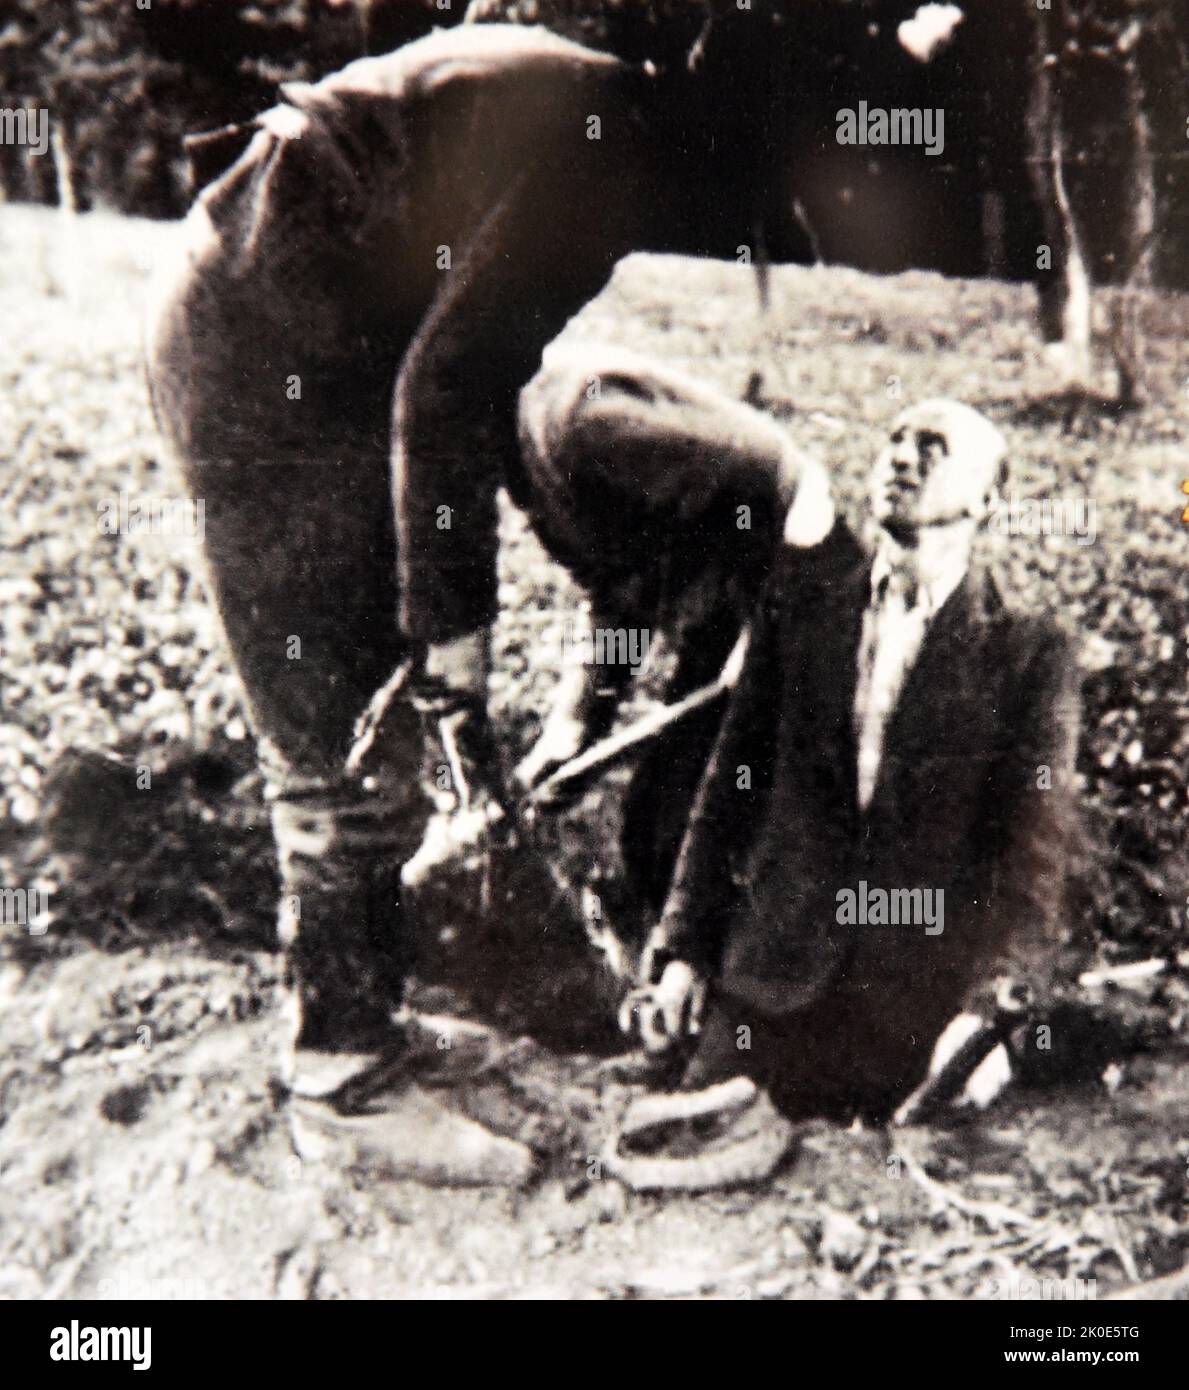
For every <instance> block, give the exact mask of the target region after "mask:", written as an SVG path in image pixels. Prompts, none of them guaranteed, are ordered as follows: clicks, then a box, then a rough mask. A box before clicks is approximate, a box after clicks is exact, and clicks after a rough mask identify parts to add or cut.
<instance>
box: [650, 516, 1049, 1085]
mask: <svg viewBox="0 0 1189 1390" xmlns="http://www.w3.org/2000/svg"><path fill="white" fill-rule="evenodd" d="M870 574H871V562H870V560H869V559H868V558H867V557H866V556H865V555H864V553H863V551H862V550H861V549H860V547H859V546H858V544H857V542H856V541H855V539H854V537H853V536H852V534H851V533H850V531H849V530H848V529H847V528H846V527H845V526H844V525H842V524H841V523H840V524H838V525H837V526H836V527H835V528H834V530H833V532H832V533H831V534H830V536H829V537H827V539H826V540H825V541H824V542H823V543H822V544H821V545H820V546H817V547H814V548H813V549H811V550H805V551H800V550H796V549H793V548H791V547H788V546H783V547H782V548H781V553H780V556H779V558H778V561H777V564H776V567H775V569H774V572H773V577H772V582H771V584H770V586H769V589H768V592H767V594H766V596H765V598H764V599H763V601H762V603H761V605H760V608H759V611H758V613H757V615H756V618H755V622H754V628H753V633H752V642H751V648H750V654H749V658H748V661H747V665H746V669H745V671H744V673H743V676H742V678H741V681H740V684H739V686H738V687H737V689H736V691H735V692H734V695H733V697H732V700H731V703H730V706H729V708H728V710H727V713H726V715H725V717H724V722H723V725H722V728H721V731H720V734H719V737H718V741H717V744H716V747H715V750H714V754H713V756H712V758H711V761H710V764H709V766H708V768H707V772H706V775H705V777H704V779H703V782H702V786H701V788H700V790H699V794H698V797H697V800H696V802H695V806H694V811H693V814H692V817H691V822H690V828H689V831H688V832H687V835H686V839H685V842H684V844H683V847H682V851H681V855H680V858H679V862H678V866H677V870H676V872H675V876H674V883H673V887H672V890H671V892H670V896H669V900H668V902H667V904H666V908H665V911H664V913H663V915H662V917H661V920H660V922H659V924H658V926H657V928H656V929H655V931H654V934H653V940H652V945H653V947H654V949H655V950H657V951H658V952H660V953H661V958H662V959H663V958H664V956H665V955H666V954H671V955H674V956H677V957H680V958H682V959H686V960H690V961H691V962H693V963H695V964H697V965H698V966H699V967H700V968H701V969H702V970H704V971H705V972H707V973H708V974H709V975H710V976H711V977H712V978H714V979H715V980H716V992H717V994H718V996H719V997H720V998H721V999H723V1000H725V1001H727V1003H728V1004H729V1005H730V1006H731V1007H732V1008H733V1009H734V1010H735V1012H736V1014H738V1015H739V1016H743V1015H745V1014H750V1015H754V1016H760V1017H765V1018H769V1019H772V1018H788V1017H789V1016H795V1015H797V1014H799V1013H806V1014H807V1012H808V1011H813V1012H814V1016H815V1018H818V1019H819V1020H820V1019H821V1018H831V1017H834V1018H838V1019H841V1018H842V1017H843V1016H844V1015H845V1016H846V1017H849V1018H850V1019H851V1022H852V1024H856V1023H857V1024H858V1026H859V1029H860V1031H861V1032H862V1033H863V1035H864V1036H865V1038H866V1041H867V1043H868V1044H869V1047H867V1048H866V1049H862V1048H860V1049H859V1050H860V1051H864V1050H865V1051H867V1052H869V1053H870V1056H868V1057H867V1058H866V1060H865V1061H864V1062H863V1063H862V1065H863V1066H865V1067H867V1068H868V1069H875V1070H880V1069H882V1068H884V1067H885V1066H886V1067H887V1068H890V1070H891V1072H893V1073H895V1077H894V1084H896V1085H901V1084H904V1083H906V1082H907V1081H908V1080H910V1079H911V1078H910V1077H909V1076H908V1073H909V1072H914V1073H915V1072H916V1071H918V1070H919V1069H920V1066H921V1065H922V1064H923V1060H925V1059H927V1055H928V1053H927V1050H928V1048H929V1047H930V1046H931V1044H932V1041H933V1040H934V1039H935V1038H936V1036H937V1035H938V1033H940V1031H941V1029H942V1028H943V1027H944V1026H945V1023H946V1022H947V1021H948V1019H949V1018H950V1017H952V1015H953V1014H954V1013H955V1012H956V1011H957V1010H958V1008H959V1007H960V1006H961V1004H962V1001H963V998H964V996H965V995H966V994H967V992H968V990H969V988H970V987H971V985H972V984H974V983H975V982H976V981H978V980H979V979H980V978H984V977H985V976H986V974H987V972H988V970H990V969H991V968H993V966H994V965H995V963H996V961H997V960H998V959H999V958H1000V957H1001V956H1003V954H1004V953H1005V952H1006V951H1007V950H1008V949H1009V946H1010V944H1011V943H1012V942H1013V941H1014V942H1017V943H1019V942H1022V941H1024V940H1026V939H1027V938H1029V937H1031V938H1032V939H1033V940H1043V939H1044V938H1046V937H1047V936H1049V935H1051V934H1052V932H1053V931H1054V929H1055V927H1056V925H1057V922H1058V920H1059V918H1060V915H1061V911H1062V896H1063V885H1064V879H1065V874H1066V862H1067V858H1068V837H1069V833H1070V827H1071V817H1070V814H1069V810H1068V802H1069V796H1068V791H1069V786H1070V778H1071V776H1072V772H1073V760H1074V752H1075V739H1076V722H1077V721H1076V693H1075V689H1074V686H1073V684H1072V672H1073V664H1072V661H1071V660H1070V656H1069V652H1068V649H1067V646H1066V644H1065V642H1064V640H1063V639H1062V637H1061V636H1060V634H1059V633H1058V632H1057V631H1056V630H1055V629H1054V628H1053V626H1052V625H1051V624H1050V623H1049V622H1047V621H1046V620H1044V619H1041V618H1033V617H1020V616H1017V615H1015V614H1012V613H1009V612H1008V611H1007V610H1006V609H1005V608H1004V606H1003V603H1002V601H1001V599H1000V597H999V594H998V591H997V590H996V587H995V585H994V583H993V581H992V580H991V578H990V577H989V576H988V575H986V574H985V573H982V572H979V571H975V570H972V571H971V572H969V573H968V574H967V575H966V577H965V578H964V579H963V580H962V582H961V583H960V584H959V586H958V588H957V589H956V590H955V591H954V592H953V594H952V595H951V596H950V598H949V599H948V600H947V602H946V603H945V604H944V605H943V606H942V608H941V610H940V611H939V612H938V613H937V614H936V615H935V616H934V617H933V619H932V621H931V623H930V625H929V627H928V629H927V631H926V634H925V638H924V641H923V643H922V646H921V650H920V653H919V655H918V658H917V661H916V663H915V665H914V666H913V668H912V669H911V670H910V672H909V674H908V676H907V678H906V680H905V685H904V688H903V690H902V692H901V695H900V699H899V701H898V703H897V706H896V708H895V710H894V711H893V714H892V716H891V718H890V720H889V723H888V726H887V730H886V733H885V742H884V749H883V757H882V761H881V764H880V771H879V778H878V782H877V785H876V788H875V791H874V794H873V797H872V800H871V802H870V804H869V806H868V807H867V808H866V810H863V809H861V808H860V806H859V802H858V792H857V775H856V757H857V753H856V738H855V733H854V715H853V709H854V699H855V685H856V679H857V670H856V665H857V653H858V648H859V642H860V635H861V629H862V621H863V614H864V611H865V608H866V606H867V603H868V599H869V594H870ZM1046 767H1047V768H1048V769H1050V771H1049V773H1048V774H1045V773H1044V772H1043V771H1042V769H1044V768H1046ZM749 779H750V789H748V788H747V785H746V784H747V782H748V780H749ZM864 881H865V882H866V884H867V885H868V889H869V890H874V889H884V890H887V891H889V892H890V891H892V890H896V889H903V890H911V889H928V890H932V891H933V892H934V893H936V891H937V890H939V889H940V890H943V891H944V893H945V898H944V909H945V916H944V926H943V930H942V932H941V933H940V934H932V935H930V934H927V933H926V930H925V926H924V925H922V924H909V925H863V924H858V925H854V926H850V925H841V924H840V923H839V920H838V913H839V900H838V894H839V892H840V890H843V889H850V890H853V891H855V892H856V893H858V892H859V890H860V884H861V882H864ZM823 1007H825V1008H826V1010H827V1011H826V1013H825V1014H824V1015H823V1014H821V1012H820V1011H821V1009H822V1008H823ZM740 1010H742V1013H740ZM843 1041H847V1042H849V1043H857V1039H856V1038H854V1037H852V1038H850V1039H849V1040H843ZM905 1047H908V1048H909V1050H910V1051H911V1052H912V1053H913V1056H914V1059H915V1060H914V1063H913V1065H912V1066H910V1067H907V1068H906V1066H905V1065H904V1055H903V1053H904V1048H905Z"/></svg>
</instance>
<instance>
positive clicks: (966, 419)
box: [871, 401, 1003, 539]
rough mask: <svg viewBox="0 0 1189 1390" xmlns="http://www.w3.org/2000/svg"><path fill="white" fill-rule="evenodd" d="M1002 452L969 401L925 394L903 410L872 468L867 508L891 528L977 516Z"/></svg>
mask: <svg viewBox="0 0 1189 1390" xmlns="http://www.w3.org/2000/svg"><path fill="white" fill-rule="evenodd" d="M1002 457H1003V441H1002V438H1001V437H1000V436H999V432H998V430H996V429H995V427H994V426H993V425H992V424H991V423H990V421H988V420H986V419H984V418H983V417H982V416H981V415H979V414H978V412H977V411H974V410H972V409H971V408H970V407H969V406H964V405H960V404H959V403H958V402H956V401H935V402H934V401H930V402H926V403H925V404H923V405H916V406H910V407H909V408H908V409H907V410H905V411H902V412H901V414H900V415H899V416H897V418H896V420H895V421H894V423H893V425H892V430H891V434H890V436H889V438H888V442H887V444H886V445H885V446H884V448H883V449H882V450H881V451H880V453H879V455H878V456H877V458H876V460H875V464H874V466H873V468H872V472H871V507H872V511H873V512H874V514H875V519H876V521H877V522H878V523H879V524H880V526H882V527H883V528H884V529H885V530H887V531H890V532H891V533H892V534H893V535H896V536H898V537H903V538H905V539H908V538H911V536H912V535H914V534H915V533H916V532H917V531H919V530H920V528H921V527H925V526H945V525H948V524H950V523H952V522H955V521H960V520H965V519H967V518H971V517H974V518H979V517H981V516H982V515H983V513H984V512H985V510H986V506H987V499H988V496H989V494H990V493H991V491H992V490H993V489H994V486H995V480H996V475H997V472H998V469H999V465H1000V462H1001V460H1002Z"/></svg>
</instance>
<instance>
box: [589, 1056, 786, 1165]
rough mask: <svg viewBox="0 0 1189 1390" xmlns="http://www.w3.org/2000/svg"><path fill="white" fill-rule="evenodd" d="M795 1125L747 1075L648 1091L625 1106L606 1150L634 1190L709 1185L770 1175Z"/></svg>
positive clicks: (609, 1161) (606, 1160)
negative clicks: (689, 1088) (668, 1090)
mask: <svg viewBox="0 0 1189 1390" xmlns="http://www.w3.org/2000/svg"><path fill="white" fill-rule="evenodd" d="M794 1133H795V1131H794V1129H793V1126H792V1124H791V1123H790V1121H788V1120H787V1119H785V1117H784V1116H783V1115H781V1114H780V1112H779V1111H778V1110H777V1109H776V1107H775V1106H774V1105H773V1104H772V1101H771V1100H770V1099H769V1097H768V1093H767V1092H766V1091H764V1090H763V1089H761V1088H760V1087H758V1086H757V1085H756V1084H755V1082H754V1081H752V1080H751V1079H750V1078H748V1077H745V1076H737V1077H734V1078H733V1079H732V1080H730V1081H723V1082H720V1083H719V1084H718V1085H716V1086H708V1087H706V1088H705V1089H704V1090H700V1091H677V1092H674V1093H671V1094H662V1095H646V1096H641V1097H639V1098H638V1099H636V1100H634V1101H633V1102H632V1103H631V1104H630V1105H629V1106H628V1108H627V1112H626V1113H625V1115H624V1117H623V1120H622V1121H621V1123H620V1125H619V1127H618V1129H617V1130H616V1131H615V1132H614V1133H613V1134H612V1135H611V1137H610V1139H609V1140H608V1141H607V1144H606V1146H605V1148H604V1150H603V1164H604V1167H605V1168H606V1170H607V1172H608V1173H610V1174H611V1176H612V1177H614V1178H618V1179H619V1181H620V1182H622V1183H624V1184H625V1185H626V1186H627V1187H630V1188H631V1189H632V1190H633V1191H634V1192H659V1191H667V1192H708V1191H710V1190H712V1189H715V1188H731V1187H741V1186H744V1185H747V1184H750V1183H756V1182H760V1181H762V1180H763V1179H764V1178H767V1177H769V1176H771V1174H772V1173H773V1172H775V1170H776V1168H777V1167H778V1165H779V1164H780V1163H781V1161H782V1160H783V1159H784V1157H785V1155H786V1154H787V1153H788V1151H789V1149H790V1147H791V1146H792V1142H793V1137H794Z"/></svg>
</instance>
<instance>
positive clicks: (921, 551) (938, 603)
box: [871, 526, 971, 618]
mask: <svg viewBox="0 0 1189 1390" xmlns="http://www.w3.org/2000/svg"><path fill="white" fill-rule="evenodd" d="M970 543H971V531H970V529H969V528H967V527H965V526H961V527H959V526H946V527H944V528H941V529H939V530H933V531H922V532H921V534H920V537H919V541H918V544H917V545H916V546H915V547H913V548H911V549H910V548H908V547H907V546H903V545H901V544H900V543H899V541H897V540H895V539H894V538H893V537H892V536H889V535H888V533H887V532H886V531H881V532H880V535H879V544H878V547H877V549H876V552H875V561H874V563H873V565H872V567H871V596H872V599H875V598H876V597H877V596H878V595H879V593H880V591H881V589H882V588H883V586H884V584H885V583H886V581H887V580H888V579H890V578H891V576H892V575H894V574H896V575H901V576H903V577H904V579H905V580H906V582H907V584H908V587H909V590H910V592H911V591H912V590H915V591H916V593H917V596H918V597H917V603H916V606H917V607H918V608H920V609H922V610H923V613H924V616H925V617H926V618H931V617H932V616H933V615H934V614H935V613H937V612H938V610H939V609H940V608H941V607H942V605H943V604H944V603H945V601H946V599H948V598H949V596H950V595H951V594H952V593H953V592H954V590H955V589H956V588H957V587H958V585H959V584H961V582H962V580H963V579H964V578H965V577H966V573H967V571H968V569H969V568H970Z"/></svg>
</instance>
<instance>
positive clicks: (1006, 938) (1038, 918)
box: [989, 624, 1080, 975]
mask: <svg viewBox="0 0 1189 1390" xmlns="http://www.w3.org/2000/svg"><path fill="white" fill-rule="evenodd" d="M1019 691H1020V698H1019V703H1018V705H1017V709H1018V715H1017V718H1016V720H1015V721H1014V731H1015V733H1016V738H1017V742H1016V745H1015V748H1014V750H1013V753H1012V755H1011V756H1010V757H1008V758H1007V759H1005V761H1004V764H1003V766H1002V768H1001V769H1000V770H999V773H998V775H997V777H996V778H995V779H993V784H992V787H991V792H990V794H991V800H990V802H989V805H991V806H992V807H994V808H995V811H996V814H997V815H998V816H999V817H1000V818H1001V824H1002V826H1003V842H1002V850H1001V853H1000V856H999V860H998V863H997V864H996V866H995V874H994V897H993V901H994V903H995V921H996V927H997V936H998V939H999V941H1000V942H1001V943H1003V944H1004V945H1008V946H1009V947H1010V948H1014V949H1013V954H1018V955H1019V956H1020V957H1021V964H1022V965H1024V967H1025V968H1026V970H1027V973H1029V974H1032V975H1035V974H1036V973H1037V971H1038V970H1039V973H1040V974H1041V975H1045V974H1046V973H1047V966H1048V965H1049V963H1050V962H1051V960H1052V953H1053V948H1054V946H1055V945H1056V944H1057V942H1058V939H1059V935H1060V930H1061V926H1062V919H1063V917H1064V914H1065V911H1066V906H1067V903H1066V896H1067V895H1066V889H1067V884H1068V880H1069V874H1070V869H1071V865H1072V862H1073V858H1074V856H1075V854H1076V853H1077V849H1078V835H1077V811H1076V798H1075V796H1074V787H1073V779H1074V775H1075V770H1076V759H1077V741H1078V725H1079V704H1080V696H1079V681H1078V677H1077V668H1076V664H1075V662H1074V658H1073V654H1072V652H1071V651H1070V648H1069V644H1068V643H1067V642H1066V641H1065V639H1064V638H1063V637H1062V636H1061V634H1060V633H1058V632H1057V631H1055V630H1053V629H1051V628H1049V627H1048V625H1047V624H1046V625H1045V627H1044V630H1043V631H1040V632H1038V633H1037V634H1036V637H1035V648H1034V651H1033V653H1032V656H1031V659H1030V660H1029V662H1028V663H1027V665H1026V666H1024V667H1023V669H1022V670H1021V673H1020V680H1019Z"/></svg>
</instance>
